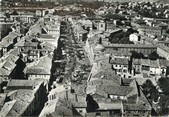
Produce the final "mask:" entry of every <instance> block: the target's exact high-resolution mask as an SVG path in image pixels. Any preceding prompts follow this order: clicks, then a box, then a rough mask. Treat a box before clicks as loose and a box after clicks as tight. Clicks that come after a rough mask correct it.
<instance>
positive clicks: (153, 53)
mask: <svg viewBox="0 0 169 117" xmlns="http://www.w3.org/2000/svg"><path fill="white" fill-rule="evenodd" d="M148 58H149V59H150V60H157V59H158V58H159V55H158V54H157V52H155V51H154V52H152V53H150V54H149V55H148Z"/></svg>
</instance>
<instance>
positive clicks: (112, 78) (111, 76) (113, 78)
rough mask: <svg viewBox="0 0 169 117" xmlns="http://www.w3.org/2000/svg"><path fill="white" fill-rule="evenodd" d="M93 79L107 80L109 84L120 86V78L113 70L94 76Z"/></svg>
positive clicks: (100, 72) (103, 71)
mask: <svg viewBox="0 0 169 117" xmlns="http://www.w3.org/2000/svg"><path fill="white" fill-rule="evenodd" d="M92 78H98V79H99V80H101V79H102V80H105V81H106V80H107V81H108V82H114V84H117V85H118V84H120V78H119V76H118V75H116V73H115V72H114V71H112V70H102V71H99V72H97V73H96V74H94V75H92Z"/></svg>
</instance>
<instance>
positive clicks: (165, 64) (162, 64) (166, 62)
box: [158, 59, 169, 67]
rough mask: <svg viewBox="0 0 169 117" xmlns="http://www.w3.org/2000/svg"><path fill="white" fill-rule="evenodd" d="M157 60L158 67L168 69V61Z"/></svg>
mask: <svg viewBox="0 0 169 117" xmlns="http://www.w3.org/2000/svg"><path fill="white" fill-rule="evenodd" d="M158 60H159V65H160V66H161V67H164V66H165V67H166V66H167V67H169V61H168V60H163V59H158Z"/></svg>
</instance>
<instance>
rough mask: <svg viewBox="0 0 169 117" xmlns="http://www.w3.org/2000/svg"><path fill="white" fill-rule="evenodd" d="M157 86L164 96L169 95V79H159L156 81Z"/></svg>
mask: <svg viewBox="0 0 169 117" xmlns="http://www.w3.org/2000/svg"><path fill="white" fill-rule="evenodd" d="M158 85H159V87H160V89H161V90H162V92H163V93H164V94H166V95H169V90H168V89H169V79H168V78H163V77H162V78H160V79H159V80H158Z"/></svg>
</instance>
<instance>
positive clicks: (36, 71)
mask: <svg viewBox="0 0 169 117" xmlns="http://www.w3.org/2000/svg"><path fill="white" fill-rule="evenodd" d="M26 73H27V74H32V75H35V74H36V75H49V74H50V73H49V72H47V71H46V70H45V68H43V67H38V68H29V69H27V71H26Z"/></svg>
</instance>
